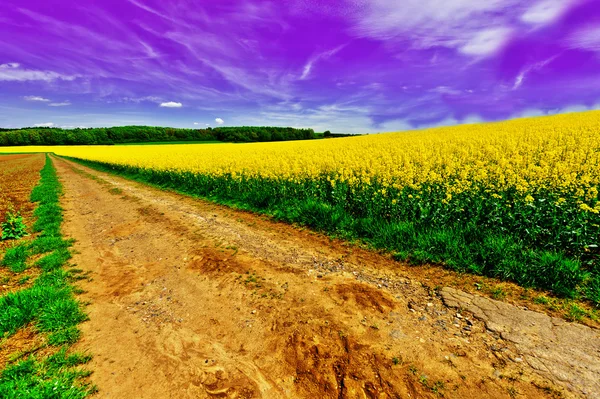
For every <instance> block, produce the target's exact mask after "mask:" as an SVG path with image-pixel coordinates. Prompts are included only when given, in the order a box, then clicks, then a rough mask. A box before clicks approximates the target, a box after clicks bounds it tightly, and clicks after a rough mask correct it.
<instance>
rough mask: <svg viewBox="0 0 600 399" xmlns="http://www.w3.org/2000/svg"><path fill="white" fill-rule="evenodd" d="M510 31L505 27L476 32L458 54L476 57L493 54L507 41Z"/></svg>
mask: <svg viewBox="0 0 600 399" xmlns="http://www.w3.org/2000/svg"><path fill="white" fill-rule="evenodd" d="M511 31H512V30H511V29H510V28H507V27H498V28H492V29H484V30H481V31H479V32H476V33H474V35H473V37H472V38H470V39H469V40H468V41H467V42H466V43H465V44H464V45H463V46H461V47H460V52H461V53H463V54H467V55H476V56H485V55H490V54H495V53H496V52H497V51H498V50H499V49H500V48H502V46H503V45H504V44H505V43H506V42H507V41H508V39H509V36H510V33H511Z"/></svg>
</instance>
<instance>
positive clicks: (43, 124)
mask: <svg viewBox="0 0 600 399" xmlns="http://www.w3.org/2000/svg"><path fill="white" fill-rule="evenodd" d="M33 126H35V127H53V126H54V123H52V122H46V123H36V124H35V125H33Z"/></svg>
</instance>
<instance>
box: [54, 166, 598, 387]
mask: <svg viewBox="0 0 600 399" xmlns="http://www.w3.org/2000/svg"><path fill="white" fill-rule="evenodd" d="M55 165H56V167H57V169H58V172H59V176H60V177H61V179H62V182H63V185H64V188H65V196H64V199H63V206H64V208H65V210H66V218H65V224H64V230H65V233H66V235H68V236H70V237H73V238H76V239H77V243H76V244H75V250H76V251H78V254H76V255H75V257H74V263H76V264H77V267H79V268H81V269H84V270H86V271H89V272H90V276H91V277H92V279H91V281H87V282H82V284H81V288H83V289H84V290H86V293H85V294H83V295H82V296H81V299H82V300H84V301H89V302H90V303H91V304H90V305H89V306H88V308H87V310H88V313H89V316H90V321H88V322H86V323H84V324H83V325H82V330H83V339H82V341H81V342H80V344H78V347H77V349H80V350H81V349H83V350H89V351H90V352H91V353H92V354H93V355H94V359H93V361H92V363H91V365H90V367H91V369H92V370H93V371H94V374H93V375H92V381H93V382H94V383H95V384H97V385H98V388H99V393H98V395H97V396H98V397H101V398H104V397H107V398H133V397H135V398H169V397H173V398H188V397H189V398H212V397H215V398H225V397H227V398H427V397H432V398H435V397H439V396H440V395H442V394H443V396H444V397H446V398H481V397H486V398H510V397H527V398H544V397H559V396H558V395H562V397H598V396H600V387H599V386H598V383H597V381H596V380H595V379H594V378H593V376H594V374H595V372H596V370H598V367H599V364H600V347H598V342H600V334H599V333H598V331H597V330H594V329H591V328H588V327H584V326H579V325H571V324H567V323H564V326H562V327H561V329H556V330H555V331H554V332H553V333H555V334H559V335H561V334H566V335H565V337H568V336H570V335H569V334H572V333H573V332H574V331H576V332H577V333H578V335H577V336H583V337H585V338H586V339H587V342H586V344H585V345H589V346H590V347H587V346H586V348H583V349H584V350H582V347H577V345H578V344H579V342H581V341H575V340H572V339H571V340H570V341H566V340H564V339H563V340H561V341H560V342H561V345H560V346H556V347H554V346H552V345H547V351H546V352H543V353H542V352H541V351H540V350H531V347H532V345H533V344H532V342H534V341H535V339H538V340H539V339H540V337H545V336H546V335H544V332H545V330H544V328H548V329H549V328H551V327H547V326H546V324H545V322H547V321H550V322H549V325H550V326H552V325H553V324H552V319H550V318H549V317H548V316H546V315H542V314H539V313H535V317H536V320H537V321H539V323H538V325H537V326H538V327H536V328H539V329H540V334H539V335H536V334H533V335H532V334H531V331H528V333H529V335H528V334H525V333H523V334H519V333H518V332H519V326H520V325H521V324H522V323H525V321H526V319H527V318H529V317H530V315H528V314H525V315H522V314H521V313H519V310H518V309H517V308H515V307H512V308H513V309H514V313H513V312H512V310H511V306H512V305H508V304H501V306H496V301H491V300H489V299H484V298H480V300H481V301H483V302H481V301H479V299H478V298H476V297H469V296H468V295H462V293H460V292H458V291H453V290H450V291H448V290H441V292H442V295H443V296H444V299H445V300H446V302H447V304H445V303H444V302H443V300H442V298H441V296H439V295H437V294H436V293H434V292H433V291H432V290H431V289H428V288H427V287H425V286H423V284H421V282H420V281H418V279H416V278H413V276H411V274H410V269H409V268H405V267H403V266H401V265H398V264H397V263H395V262H392V261H390V260H389V259H387V258H386V257H384V256H381V255H378V254H374V253H372V252H370V251H366V250H362V249H358V248H356V247H352V246H346V245H343V244H341V243H338V242H335V241H331V240H330V239H328V238H326V237H323V236H321V235H317V234H313V233H310V232H308V231H302V230H299V229H297V228H294V227H291V226H287V225H283V224H279V223H273V222H271V221H268V220H266V219H264V218H260V217H257V216H255V215H251V214H248V213H245V212H238V211H233V210H231V209H228V208H225V207H221V206H217V205H214V204H210V203H206V202H204V201H199V200H195V199H191V198H187V197H183V196H180V195H177V194H173V193H167V192H163V191H160V190H156V189H153V188H149V187H146V186H143V185H141V184H137V183H134V182H130V181H128V180H124V179H121V178H118V177H114V176H110V175H107V174H103V173H100V172H96V171H92V170H90V169H87V168H84V167H82V166H80V165H75V164H72V163H70V162H67V161H64V160H60V159H55ZM488 301H489V302H488ZM490 304H491V305H490ZM449 306H455V307H460V308H463V309H467V311H462V310H461V311H460V313H457V309H456V308H455V307H449ZM482 309H483V310H482ZM493 309H500V310H501V311H500V310H499V311H497V312H495V311H494V310H493ZM470 312H473V313H470ZM530 313H533V312H530ZM507 315H508V316H507ZM500 316H503V317H504V319H502V317H500ZM513 316H514V317H513ZM507 317H508V319H509V320H510V322H511V323H513V324H514V325H513V324H511V325H510V326H509V327H510V330H507V329H506V328H505V329H504V330H503V325H502V324H500V325H499V326H498V323H503V322H504V321H505V320H506V318H507ZM522 318H525V319H522ZM503 320H504V321H503ZM486 323H488V324H489V325H487V326H486ZM494 323H496V324H494ZM507 328H508V327H507ZM572 329H575V330H572ZM515 331H516V332H515ZM582 334H583V335H582ZM515 337H516V338H515ZM559 340H560V339H559ZM536 342H537V341H536ZM569 344H570V345H573V348H569ZM594 345H595V346H594ZM539 347H540V345H537V346H536V348H538V349H539ZM570 349H573V350H572V351H571V350H570ZM565 351H567V352H569V353H570V352H573V353H575V355H573V356H575V357H574V358H572V359H568V361H565V362H563V363H558V364H556V365H554V364H553V369H552V370H548V369H542V367H541V366H540V364H544V362H546V363H547V362H548V360H545V359H546V358H547V359H555V358H559V357H560V355H561V354H564V353H565ZM578 354H579V355H578ZM581 354H586V356H583V355H581ZM547 355H548V357H547ZM578 356H579V357H578ZM571 361H574V362H576V363H577V368H574V367H571V366H572V364H571ZM570 365H571V366H570ZM590 375H591V376H592V378H591V379H590Z"/></svg>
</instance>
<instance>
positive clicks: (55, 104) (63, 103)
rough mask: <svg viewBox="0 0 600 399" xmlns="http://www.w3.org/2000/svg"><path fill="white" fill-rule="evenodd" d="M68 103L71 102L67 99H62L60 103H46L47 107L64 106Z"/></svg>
mask: <svg viewBox="0 0 600 399" xmlns="http://www.w3.org/2000/svg"><path fill="white" fill-rule="evenodd" d="M68 105H71V103H70V102H69V101H63V102H62V103H50V104H48V106H49V107H66V106H68Z"/></svg>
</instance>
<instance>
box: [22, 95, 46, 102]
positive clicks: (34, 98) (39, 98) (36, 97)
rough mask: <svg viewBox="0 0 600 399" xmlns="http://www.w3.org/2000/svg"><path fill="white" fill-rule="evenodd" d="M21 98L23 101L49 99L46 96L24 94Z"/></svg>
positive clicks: (44, 100)
mask: <svg viewBox="0 0 600 399" xmlns="http://www.w3.org/2000/svg"><path fill="white" fill-rule="evenodd" d="M23 99H24V100H25V101H41V102H48V101H50V100H48V99H47V98H44V97H40V96H25V97H23Z"/></svg>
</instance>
